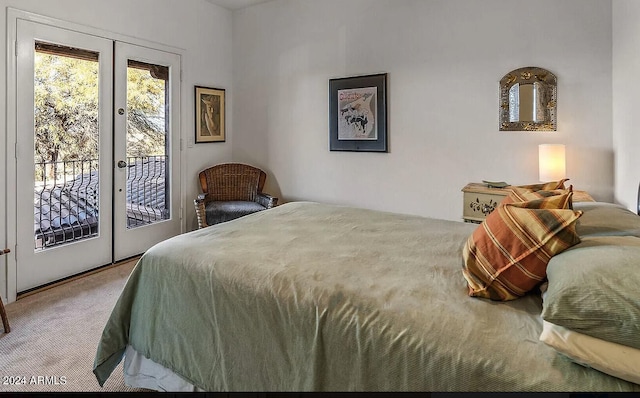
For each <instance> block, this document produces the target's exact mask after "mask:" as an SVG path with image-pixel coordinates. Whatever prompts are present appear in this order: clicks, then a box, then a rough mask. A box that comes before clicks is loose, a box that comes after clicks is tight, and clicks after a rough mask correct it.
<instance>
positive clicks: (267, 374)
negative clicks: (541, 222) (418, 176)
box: [94, 202, 640, 391]
mask: <svg viewBox="0 0 640 398" xmlns="http://www.w3.org/2000/svg"><path fill="white" fill-rule="evenodd" d="M579 205H580V204H578V203H576V204H574V207H576V208H578V207H579ZM582 208H583V209H584V210H582V211H584V214H583V217H582V219H584V220H587V222H583V223H582V224H578V226H577V229H578V232H579V233H580V234H581V238H582V241H583V242H581V243H580V244H578V245H576V246H575V247H574V248H572V249H570V250H567V252H565V253H563V254H562V255H558V256H557V258H556V257H553V258H552V260H551V262H550V264H549V267H550V268H551V266H552V265H553V264H552V263H553V262H554V261H555V260H558V259H559V260H560V261H559V262H560V263H563V262H564V263H566V262H567V261H571V260H570V258H569V259H568V258H567V256H566V255H565V254H570V253H569V252H572V251H573V252H575V251H578V250H577V249H575V248H579V247H580V245H583V244H584V242H585V241H588V240H589V239H596V240H597V239H613V238H615V237H617V236H618V235H621V236H623V237H624V239H627V240H628V239H631V238H635V239H638V240H640V238H638V237H640V221H638V220H640V217H638V216H636V215H635V214H633V213H631V212H628V211H626V210H624V209H622V208H621V207H620V206H617V205H608V204H600V203H591V204H584V205H583V207H582ZM602 209H605V211H604V212H602ZM608 210H611V211H613V212H614V213H616V212H620V213H621V214H622V213H624V212H625V211H626V212H627V213H629V214H631V215H633V216H634V217H636V218H637V219H633V218H629V217H628V215H627V214H624V217H622V218H623V219H624V221H621V222H619V223H617V224H615V225H614V226H612V227H609V226H607V225H603V222H605V223H608V222H609V221H610V220H611V214H610V213H611V212H610V211H609V212H608ZM601 213H602V214H601ZM616 214H617V213H616ZM587 215H594V217H592V218H591V220H593V219H595V221H589V220H588V218H587V217H585V216H587ZM603 220H604V221H603ZM476 228H478V225H476V224H468V223H463V222H455V221H446V220H438V219H431V218H424V217H419V216H412V215H403V214H395V213H387V212H380V211H373V210H366V209H360V208H351V207H344V206H335V205H328V204H321V203H313V202H293V203H287V204H284V205H281V206H278V207H276V208H273V209H270V210H266V211H263V212H258V213H255V214H252V215H248V216H245V217H243V218H240V219H237V220H234V221H231V222H227V223H223V224H218V225H215V226H212V227H208V228H204V229H201V230H197V231H193V232H190V233H186V234H183V235H180V236H176V237H174V238H171V239H169V240H166V241H164V242H161V243H159V244H157V245H155V246H154V247H152V248H151V249H149V250H148V251H147V252H146V253H145V254H144V255H143V256H142V257H141V258H140V260H139V262H138V264H137V265H136V267H135V268H134V270H133V271H132V273H131V276H130V277H129V279H128V281H127V283H126V286H125V288H124V290H123V292H122V294H121V296H120V298H119V299H118V301H117V303H116V305H115V308H114V310H113V312H112V314H111V317H110V318H109V320H108V322H107V324H106V326H105V328H104V332H103V335H102V338H101V340H100V343H99V346H98V349H97V353H96V357H95V364H94V373H95V375H96V377H97V379H98V382H99V383H100V384H101V385H102V384H103V383H104V381H105V380H106V379H107V378H108V377H109V375H110V374H111V372H112V371H113V369H114V368H115V367H116V365H117V364H118V363H120V361H122V359H123V357H124V360H125V381H126V382H127V384H129V385H132V386H134V387H143V388H150V389H155V390H161V391H162V390H170V391H179V390H180V391H199V390H204V391H640V385H638V384H635V383H632V382H630V381H626V380H623V379H621V378H618V377H613V376H611V375H609V374H606V373H603V372H601V371H598V370H595V369H593V368H589V367H585V366H581V365H578V364H576V361H574V360H571V359H569V358H568V357H567V356H566V355H562V354H560V353H559V352H558V351H557V350H556V349H554V348H553V347H552V346H550V345H549V344H548V343H545V342H542V341H541V340H540V336H541V333H542V331H543V328H544V326H545V320H544V319H543V318H542V317H541V313H542V311H543V298H542V296H541V294H540V292H539V291H538V292H534V293H531V294H527V295H525V296H524V297H521V298H519V299H517V300H511V301H504V302H502V301H493V300H488V299H482V298H476V297H470V296H469V294H468V288H467V283H466V281H465V278H463V275H462V272H461V269H462V267H461V266H462V264H461V262H462V260H461V252H462V250H463V247H464V245H465V242H466V241H467V239H468V238H469V236H470V235H471V234H472V233H473V232H474V230H475V229H476ZM582 234H584V236H583V235H582ZM634 234H637V237H636V235H634ZM612 244H615V243H612ZM591 246H593V245H591ZM574 249H575V250H574ZM633 253H635V252H633ZM633 253H632V254H631V255H632V256H633V255H634V254H633ZM638 253H640V252H638ZM563 255H565V256H564V259H563V258H561V257H562V256H563ZM549 287H550V288H551V283H550V284H549ZM550 290H551V289H550ZM545 294H555V293H553V292H551V291H547V292H546V293H545ZM636 304H638V303H636ZM639 306H640V305H639Z"/></svg>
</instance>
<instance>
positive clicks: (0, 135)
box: [0, 7, 188, 303]
mask: <svg viewBox="0 0 640 398" xmlns="http://www.w3.org/2000/svg"><path fill="white" fill-rule="evenodd" d="M18 19H24V20H27V21H31V22H36V23H40V24H44V25H50V26H53V27H57V28H62V29H67V30H72V31H76V32H78V33H84V34H89V35H94V36H99V37H102V38H105V39H109V40H113V41H121V42H126V43H130V44H134V45H137V46H142V47H149V48H151V49H155V50H160V51H165V52H170V53H175V54H177V55H179V56H180V70H181V73H180V81H181V83H182V81H183V73H184V72H182V71H183V70H184V56H185V53H186V51H185V50H184V49H181V48H177V47H172V46H168V45H164V44H160V43H156V42H152V41H148V40H143V39H138V38H134V37H131V36H127V35H123V34H119V33H115V32H111V31H107V30H103V29H98V28H93V27H91V26H87V25H82V24H78V23H74V22H68V21H64V20H60V19H57V18H51V17H47V16H44V15H40V14H36V13H32V12H28V11H23V10H19V9H16V8H11V7H7V46H6V49H7V54H6V57H7V65H6V82H7V87H6V90H7V94H6V118H5V123H6V126H5V127H6V128H5V129H4V132H0V142H6V149H5V150H4V151H0V164H5V165H6V167H5V174H4V175H1V174H2V173H0V184H2V186H4V187H5V188H6V189H5V192H7V195H6V197H0V219H3V218H4V219H5V220H6V224H5V226H6V227H5V230H4V231H0V245H2V242H3V241H4V242H6V246H5V247H7V248H9V249H11V253H9V254H7V255H4V256H2V258H0V275H6V279H4V278H3V277H2V276H0V295H1V296H2V299H3V300H4V301H5V302H6V303H11V302H14V301H15V300H16V297H17V261H16V257H15V248H16V244H17V236H16V227H17V218H16V212H15V211H10V210H12V209H13V210H15V209H16V208H17V203H16V200H17V198H16V195H15V194H14V195H10V194H8V192H15V191H16V189H15V188H16V187H17V179H16V171H17V170H16V145H15V143H16V141H17V114H16V112H17V99H16V96H17V81H16V78H15V77H16V73H17V57H16V41H17V21H18ZM180 86H181V87H180V101H179V104H177V106H178V107H179V114H180V132H179V137H180V154H181V155H180V186H179V187H174V189H175V188H178V189H180V215H179V217H180V218H181V222H180V231H181V232H184V231H185V226H186V217H185V203H186V156H184V155H183V154H184V145H183V143H184V138H185V136H184V134H185V131H186V122H187V117H188V116H187V115H186V112H185V110H186V107H185V106H183V104H184V103H185V102H186V98H187V89H186V85H184V84H181V85H180ZM3 179H4V184H3ZM3 216H4V217H3ZM3 233H4V234H5V237H4V239H2V238H3V236H2V235H3ZM3 248H4V247H3ZM4 261H6V271H5V269H3V262H4ZM3 271H4V272H3ZM3 279H4V280H3Z"/></svg>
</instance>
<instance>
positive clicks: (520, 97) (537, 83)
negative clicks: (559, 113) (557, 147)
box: [500, 66, 557, 131]
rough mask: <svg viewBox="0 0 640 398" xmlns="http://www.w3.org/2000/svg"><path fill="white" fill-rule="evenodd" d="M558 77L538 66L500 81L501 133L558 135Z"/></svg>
mask: <svg viewBox="0 0 640 398" xmlns="http://www.w3.org/2000/svg"><path fill="white" fill-rule="evenodd" d="M556 87H557V85H556V76H555V75H554V74H553V73H551V72H549V71H548V70H546V69H543V68H538V67H535V66H528V67H525V68H520V69H516V70H513V71H511V72H509V73H507V74H506V75H505V76H504V77H503V78H502V79H501V80H500V131H556V103H557V98H556V96H557V93H556V91H557V88H556Z"/></svg>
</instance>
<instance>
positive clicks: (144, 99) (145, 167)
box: [126, 60, 170, 228]
mask: <svg viewBox="0 0 640 398" xmlns="http://www.w3.org/2000/svg"><path fill="white" fill-rule="evenodd" d="M168 88H169V68H168V67H166V66H159V65H153V64H148V63H144V62H139V61H133V60H129V61H128V63H127V140H126V142H127V185H126V186H127V206H126V212H127V228H136V227H140V226H143V225H148V224H152V223H155V222H158V221H162V220H168V219H169V217H170V214H169V209H170V207H169V197H170V194H169V189H170V187H169V181H170V179H169V178H165V176H167V175H168V173H167V170H168V167H169V157H168V153H169V151H168V150H167V148H168V147H167V146H168V145H169V140H168V139H167V137H168V135H167V134H168V130H169V127H168V126H169V101H168V100H167V98H168V95H169V89H168Z"/></svg>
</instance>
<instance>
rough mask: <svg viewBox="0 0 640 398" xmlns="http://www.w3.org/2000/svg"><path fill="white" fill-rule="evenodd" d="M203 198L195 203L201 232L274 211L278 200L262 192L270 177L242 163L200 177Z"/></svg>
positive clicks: (218, 167)
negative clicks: (245, 217) (243, 217)
mask: <svg viewBox="0 0 640 398" xmlns="http://www.w3.org/2000/svg"><path fill="white" fill-rule="evenodd" d="M198 178H199V179H200V187H201V188H202V192H203V193H202V194H200V195H198V198H197V199H196V200H194V201H193V202H194V205H195V207H196V215H197V216H198V228H204V227H207V226H209V225H213V224H218V223H221V222H225V221H229V220H233V219H235V218H238V217H242V216H245V215H247V214H251V213H255V212H257V211H261V210H266V209H270V208H272V207H275V206H276V205H277V203H278V198H276V197H273V196H271V195H267V194H265V193H263V192H262V188H263V187H264V182H265V180H266V179H267V174H266V173H265V172H264V171H262V170H260V169H258V168H256V167H253V166H249V165H247V164H242V163H223V164H218V165H216V166H213V167H210V168H208V169H206V170H203V171H201V172H200V173H199V174H198Z"/></svg>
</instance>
